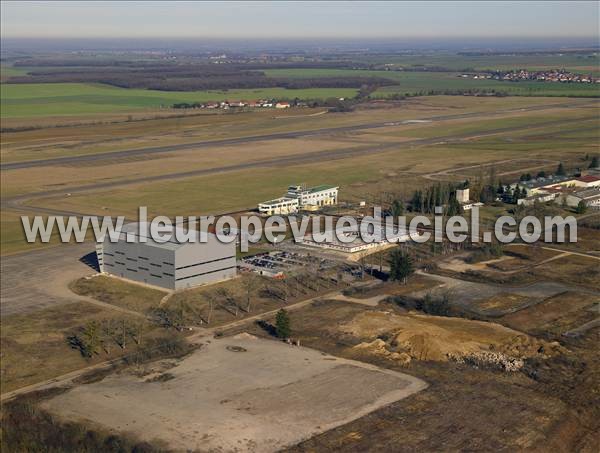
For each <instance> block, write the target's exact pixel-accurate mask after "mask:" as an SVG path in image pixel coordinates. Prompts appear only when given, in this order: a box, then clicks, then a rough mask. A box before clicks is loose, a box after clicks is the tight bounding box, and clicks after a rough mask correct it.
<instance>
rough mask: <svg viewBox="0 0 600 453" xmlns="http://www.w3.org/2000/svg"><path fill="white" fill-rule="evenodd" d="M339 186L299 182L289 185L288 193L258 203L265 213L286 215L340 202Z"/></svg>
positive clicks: (261, 211)
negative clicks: (311, 185)
mask: <svg viewBox="0 0 600 453" xmlns="http://www.w3.org/2000/svg"><path fill="white" fill-rule="evenodd" d="M338 191H339V187H337V186H330V185H321V186H316V187H306V186H305V185H304V184H298V185H293V186H289V187H288V191H287V193H286V194H285V195H284V196H283V197H281V198H276V199H274V200H269V201H265V202H263V203H259V204H258V211H259V212H260V213H261V214H263V215H285V214H293V213H296V212H298V210H300V209H304V210H308V211H313V210H316V209H318V208H319V207H321V206H331V205H334V204H337V202H338Z"/></svg>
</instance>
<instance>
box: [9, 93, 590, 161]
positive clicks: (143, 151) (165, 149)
mask: <svg viewBox="0 0 600 453" xmlns="http://www.w3.org/2000/svg"><path fill="white" fill-rule="evenodd" d="M584 105H600V104H598V102H597V101H595V100H594V101H590V102H586V103H573V102H571V103H560V104H550V105H539V106H532V107H523V108H516V109H504V110H496V111H493V112H470V113H459V114H453V115H440V116H431V117H424V118H415V119H412V120H401V121H398V122H394V121H385V122H377V123H367V124H358V125H353V126H342V127H331V128H324V129H312V130H304V131H294V132H281V133H276V134H267V135H256V136H249V137H240V138H232V139H224V140H213V141H202V142H196V143H184V144H178V145H168V146H157V147H147V148H140V149H129V150H122V151H111V152H106V153H98V154H92V155H83V156H68V157H56V158H50V159H39V160H30V161H23V162H11V163H7V164H0V170H17V169H21V168H32V167H43V166H47V165H68V164H74V163H79V162H92V161H99V160H104V159H115V158H119V157H131V156H136V155H142V156H146V155H148V154H155V153H169V152H176V151H185V150H193V149H198V148H206V147H215V146H230V145H237V144H244V143H251V142H258V141H266V140H279V139H290V138H299V137H307V136H314V135H321V134H330V133H337V132H352V131H360V130H367V129H376V128H382V127H390V126H394V125H403V124H410V123H411V122H412V121H431V122H434V121H447V120H455V119H468V118H478V119H481V118H485V117H493V116H498V115H502V114H506V113H519V112H533V111H540V110H548V109H552V108H569V107H578V106H579V107H580V106H584Z"/></svg>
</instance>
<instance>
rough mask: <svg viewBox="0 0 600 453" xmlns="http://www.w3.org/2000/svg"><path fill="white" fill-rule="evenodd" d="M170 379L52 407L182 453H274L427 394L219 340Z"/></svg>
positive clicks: (358, 367) (281, 347) (398, 376)
mask: <svg viewBox="0 0 600 453" xmlns="http://www.w3.org/2000/svg"><path fill="white" fill-rule="evenodd" d="M168 373H169V376H168V379H164V380H162V379H146V378H145V377H138V376H134V375H132V374H120V375H112V376H109V377H107V378H105V379H104V380H103V381H100V382H97V383H93V384H89V385H82V386H79V387H75V388H74V389H72V390H70V391H69V392H66V393H64V394H62V395H60V396H58V397H56V398H54V399H52V400H50V401H49V402H48V403H47V404H46V407H47V408H48V409H49V410H51V411H52V412H55V413H57V414H59V415H61V416H63V417H65V418H69V419H73V418H74V419H83V420H88V421H91V422H95V423H98V424H100V425H103V426H104V427H107V428H109V429H113V430H115V431H125V432H131V433H133V434H134V435H136V436H138V437H139V438H141V439H145V440H152V439H160V440H162V441H164V442H166V443H167V444H168V445H169V447H171V448H174V449H177V450H199V451H260V452H270V451H276V450H279V449H281V448H283V447H284V446H286V445H291V444H295V443H297V442H299V441H301V440H303V439H306V438H309V437H312V436H313V435H315V434H318V433H321V432H324V431H326V430H328V429H331V428H333V427H336V426H339V425H342V424H345V423H347V422H349V421H351V420H353V419H355V418H358V417H361V416H363V415H365V414H367V413H369V412H371V411H373V410H375V409H377V408H379V407H381V406H384V405H387V404H390V403H392V402H394V401H396V400H398V399H401V398H404V397H406V396H408V395H410V394H412V393H414V392H416V391H419V390H421V389H423V388H425V386H426V384H425V383H424V382H423V381H421V380H419V379H416V378H413V377H411V376H408V375H405V374H402V373H398V372H395V371H391V370H385V369H380V368H377V367H374V366H372V365H368V364H364V363H361V362H355V361H350V360H345V359H340V358H335V357H331V356H327V355H325V354H322V353H320V352H318V351H315V350H312V349H307V348H300V347H295V346H289V345H287V344H285V343H282V342H278V341H269V340H263V339H256V338H255V339H252V338H246V337H245V336H243V337H238V338H237V339H235V338H225V339H219V340H212V341H211V343H208V344H205V345H203V347H202V348H201V349H200V350H199V351H197V352H195V353H194V354H192V355H191V356H189V357H187V358H186V359H184V360H182V361H181V362H179V363H178V364H177V365H176V366H174V367H172V368H170V369H169V370H168ZM357 389H360V391H357Z"/></svg>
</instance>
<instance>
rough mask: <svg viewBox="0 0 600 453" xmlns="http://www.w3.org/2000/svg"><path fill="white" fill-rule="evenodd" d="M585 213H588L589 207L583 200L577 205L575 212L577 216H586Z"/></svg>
mask: <svg viewBox="0 0 600 453" xmlns="http://www.w3.org/2000/svg"><path fill="white" fill-rule="evenodd" d="M585 211H587V205H586V204H585V201H583V200H581V201H580V202H579V203H578V204H577V207H576V208H575V212H576V213H577V214H585Z"/></svg>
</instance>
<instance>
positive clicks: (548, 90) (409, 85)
mask: <svg viewBox="0 0 600 453" xmlns="http://www.w3.org/2000/svg"><path fill="white" fill-rule="evenodd" d="M265 72H266V73H267V74H268V75H270V76H272V77H277V76H279V77H290V78H294V77H296V78H310V77H344V76H351V75H358V74H360V75H363V76H369V77H375V76H379V77H385V78H386V79H390V80H393V81H394V82H395V84H390V86H384V87H380V88H379V89H378V90H377V91H375V93H373V95H372V97H375V98H385V97H390V96H393V95H406V96H412V95H415V94H428V93H429V92H430V91H431V92H436V93H437V94H442V93H443V92H444V91H449V92H451V91H458V90H473V91H477V90H479V91H492V90H494V91H496V92H501V93H506V94H508V95H512V96H575V97H577V96H581V97H598V96H600V86H599V84H575V83H572V84H563V83H548V82H534V81H532V82H529V81H527V82H503V81H498V80H489V79H472V78H463V77H460V76H461V73H459V72H402V71H370V70H352V69H270V70H267V71H265Z"/></svg>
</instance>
